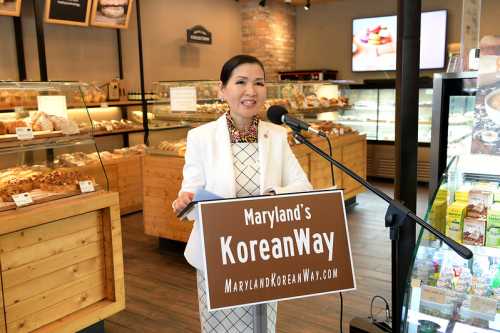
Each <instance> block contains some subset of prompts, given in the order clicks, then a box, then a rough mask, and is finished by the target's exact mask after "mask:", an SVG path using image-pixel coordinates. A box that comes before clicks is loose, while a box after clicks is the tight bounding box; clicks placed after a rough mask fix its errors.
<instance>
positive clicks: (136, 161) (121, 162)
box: [103, 155, 143, 215]
mask: <svg viewBox="0 0 500 333" xmlns="http://www.w3.org/2000/svg"><path fill="white" fill-rule="evenodd" d="M142 160H143V156H142V155H126V156H123V157H121V158H117V159H110V160H104V161H103V165H104V169H105V170H106V175H107V177H108V184H109V190H110V191H114V192H118V194H119V196H120V214H121V215H124V214H129V213H132V212H137V211H140V210H142V197H143V196H142V189H143V186H142Z"/></svg>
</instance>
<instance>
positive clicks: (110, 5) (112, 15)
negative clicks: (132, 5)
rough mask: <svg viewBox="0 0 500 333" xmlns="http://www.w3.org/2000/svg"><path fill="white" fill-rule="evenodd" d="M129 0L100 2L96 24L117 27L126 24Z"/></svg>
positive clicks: (102, 0)
mask: <svg viewBox="0 0 500 333" xmlns="http://www.w3.org/2000/svg"><path fill="white" fill-rule="evenodd" d="M128 5H129V3H128V0H99V6H98V8H97V13H96V22H100V23H109V24H116V25H123V24H125V20H126V18H127V10H128Z"/></svg>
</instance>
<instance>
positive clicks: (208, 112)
mask: <svg viewBox="0 0 500 333" xmlns="http://www.w3.org/2000/svg"><path fill="white" fill-rule="evenodd" d="M153 86H154V90H155V93H156V95H158V96H159V97H160V99H159V100H157V101H155V102H154V103H152V104H151V105H150V110H149V113H148V120H149V121H148V124H149V126H150V128H162V127H165V126H168V125H169V122H172V121H179V122H186V123H192V122H206V121H211V120H214V119H216V118H218V117H219V116H220V115H221V114H223V113H224V112H226V111H227V110H229V106H228V105H227V104H226V103H225V102H223V101H222V100H221V99H219V95H218V91H219V81H160V82H155V83H153ZM344 87H345V86H343V85H339V84H337V83H332V82H328V81H320V82H311V81H293V82H291V81H286V82H266V88H267V99H266V102H265V105H264V108H263V109H262V116H264V118H265V111H266V110H267V109H268V108H269V107H270V106H272V105H283V106H285V107H286V108H287V109H288V110H289V112H291V113H303V114H317V113H322V112H329V111H335V110H339V109H342V108H346V107H348V100H347V99H346V98H345V97H344V96H345V95H344ZM175 88H185V89H184V90H179V89H178V90H176V91H177V98H176V102H175V103H174V102H173V100H172V98H171V95H172V91H175V90H173V89H175ZM179 92H180V95H179ZM138 116H139V115H135V117H134V118H137V117H138Z"/></svg>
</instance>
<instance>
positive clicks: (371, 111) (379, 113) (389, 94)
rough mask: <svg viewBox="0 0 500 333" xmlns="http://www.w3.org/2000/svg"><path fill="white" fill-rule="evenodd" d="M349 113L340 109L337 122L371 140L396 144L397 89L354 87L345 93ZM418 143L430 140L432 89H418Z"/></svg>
mask: <svg viewBox="0 0 500 333" xmlns="http://www.w3.org/2000/svg"><path fill="white" fill-rule="evenodd" d="M345 93H346V95H347V97H348V99H349V101H350V102H351V105H352V107H351V109H350V110H340V111H339V115H338V117H337V121H338V122H339V123H341V124H345V125H348V126H351V127H353V128H355V129H356V130H358V131H360V133H363V134H366V135H367V138H368V140H372V141H382V142H387V141H388V142H394V139H395V128H396V127H395V125H396V90H395V89H392V88H364V87H362V86H352V87H351V89H348V90H345ZM418 114H419V118H418V142H419V143H424V144H425V143H427V144H428V143H429V142H430V139H431V119H432V89H431V88H420V89H419V103H418Z"/></svg>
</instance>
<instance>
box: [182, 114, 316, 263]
mask: <svg viewBox="0 0 500 333" xmlns="http://www.w3.org/2000/svg"><path fill="white" fill-rule="evenodd" d="M258 148H259V167H260V194H264V193H265V192H266V191H268V190H271V189H272V190H274V191H275V192H276V193H278V194H279V193H292V192H302V191H308V190H312V186H311V184H310V183H309V181H308V180H307V177H306V175H305V173H304V171H303V170H302V168H301V166H300V164H299V162H298V161H297V159H296V158H295V155H294V154H293V152H292V150H291V149H290V146H289V145H288V141H287V134H286V129H284V128H283V127H281V126H278V125H274V124H272V123H268V122H264V121H259V127H258ZM184 159H185V164H184V170H183V180H182V186H181V191H182V192H193V193H195V192H196V191H197V190H198V189H205V190H207V191H209V192H212V193H214V194H216V195H218V196H221V197H223V198H234V197H235V196H236V187H235V176H234V165H233V153H232V150H231V141H230V137H229V129H228V126H227V120H226V116H225V115H224V116H222V117H220V118H219V119H217V120H216V121H213V122H210V123H207V124H205V125H202V126H200V127H197V128H195V129H192V130H190V131H189V132H188V135H187V147H186V155H185V157H184ZM184 256H185V257H186V259H187V261H188V262H189V263H190V264H191V265H192V266H193V267H195V268H197V269H199V270H202V271H204V267H203V265H204V260H203V253H202V248H201V230H200V227H199V225H198V223H197V222H195V223H194V226H193V230H192V231H191V235H190V236H189V240H188V243H187V246H186V250H185V252H184Z"/></svg>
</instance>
